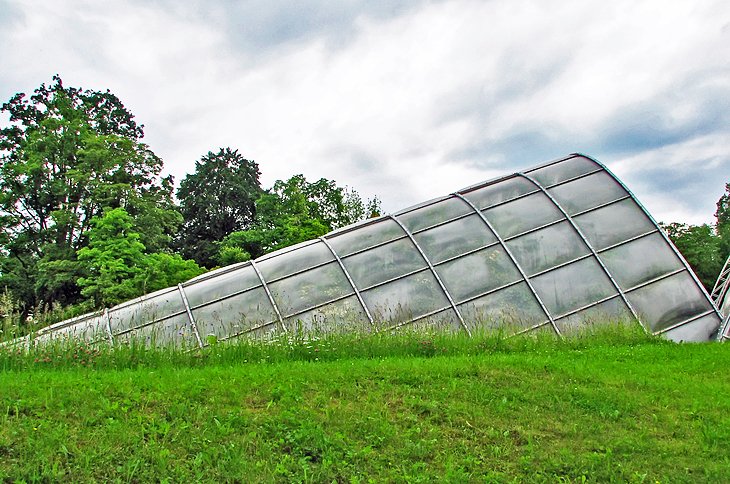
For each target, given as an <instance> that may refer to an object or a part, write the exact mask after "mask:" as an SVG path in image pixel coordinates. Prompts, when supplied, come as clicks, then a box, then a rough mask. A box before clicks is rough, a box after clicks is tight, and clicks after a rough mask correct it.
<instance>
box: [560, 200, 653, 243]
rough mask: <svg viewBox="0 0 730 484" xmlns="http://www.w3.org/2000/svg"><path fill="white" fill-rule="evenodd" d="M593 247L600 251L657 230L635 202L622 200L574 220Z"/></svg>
mask: <svg viewBox="0 0 730 484" xmlns="http://www.w3.org/2000/svg"><path fill="white" fill-rule="evenodd" d="M573 220H574V221H575V223H576V224H577V225H578V227H579V228H580V230H581V231H582V232H583V234H584V235H585V236H586V238H587V239H588V241H589V242H590V243H591V245H592V246H593V247H594V248H595V249H596V250H600V249H603V248H605V247H608V246H611V245H613V244H617V243H619V242H622V241H624V240H627V239H630V238H632V237H635V236H637V235H641V234H644V233H646V232H649V231H651V230H654V229H656V227H655V226H654V224H653V223H652V222H651V220H649V218H648V217H647V216H646V214H645V213H644V211H643V210H641V208H639V206H638V205H637V204H636V202H634V201H633V200H630V199H628V200H622V201H620V202H616V203H612V204H611V205H608V206H606V207H603V208H599V209H597V210H595V211H592V212H588V213H585V214H583V215H579V216H577V217H575V218H574V219H573Z"/></svg>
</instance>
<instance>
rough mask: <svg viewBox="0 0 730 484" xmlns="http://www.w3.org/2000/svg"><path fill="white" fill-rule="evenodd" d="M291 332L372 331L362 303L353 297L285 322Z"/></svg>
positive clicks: (293, 317)
mask: <svg viewBox="0 0 730 484" xmlns="http://www.w3.org/2000/svg"><path fill="white" fill-rule="evenodd" d="M284 323H285V324H286V327H287V329H288V330H289V331H291V332H295V333H300V332H305V333H314V334H315V335H316V334H325V333H361V332H363V331H367V332H369V331H370V330H371V326H370V322H369V321H368V318H367V316H366V315H365V311H363V309H362V306H361V305H360V301H358V300H357V297H355V296H352V297H348V298H346V299H342V300H340V301H336V302H333V303H332V304H327V305H326V306H322V307H320V308H317V309H313V310H311V311H307V312H305V313H302V314H299V315H297V316H292V317H291V318H288V319H286V320H285V321H284Z"/></svg>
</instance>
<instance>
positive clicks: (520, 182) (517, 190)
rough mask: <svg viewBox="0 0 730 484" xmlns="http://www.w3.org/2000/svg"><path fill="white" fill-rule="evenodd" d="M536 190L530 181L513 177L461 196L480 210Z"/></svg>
mask: <svg viewBox="0 0 730 484" xmlns="http://www.w3.org/2000/svg"><path fill="white" fill-rule="evenodd" d="M536 190H539V189H538V188H537V187H536V186H535V184H534V183H532V182H531V181H530V180H527V179H526V178H523V177H518V176H515V177H513V178H508V179H506V180H503V181H500V182H497V183H494V184H491V185H487V186H485V187H482V188H478V189H476V190H472V191H470V192H466V193H464V194H463V195H464V198H466V199H467V200H469V201H470V202H471V203H473V204H474V205H475V206H476V207H477V208H478V209H480V210H481V209H484V208H488V207H491V206H492V205H496V204H498V203H502V202H506V201H507V200H512V199H513V198H516V197H519V196H522V195H524V194H526V193H530V192H534V191H536Z"/></svg>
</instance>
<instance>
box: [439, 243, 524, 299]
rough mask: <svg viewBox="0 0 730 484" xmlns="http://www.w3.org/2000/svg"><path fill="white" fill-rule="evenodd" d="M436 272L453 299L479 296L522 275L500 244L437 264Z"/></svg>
mask: <svg viewBox="0 0 730 484" xmlns="http://www.w3.org/2000/svg"><path fill="white" fill-rule="evenodd" d="M436 272H437V273H438V275H439V277H440V278H441V281H442V282H443V283H444V286H446V289H447V290H448V291H449V294H450V295H451V297H452V299H453V300H454V301H456V302H461V301H464V300H466V299H469V298H471V297H475V296H479V295H480V294H484V293H485V292H487V291H489V290H492V289H495V288H497V287H499V286H504V285H505V284H509V283H510V282H515V281H517V280H518V279H520V278H521V277H522V276H521V275H520V273H519V271H518V269H517V267H515V265H514V263H513V262H512V259H510V258H509V256H508V255H507V253H506V252H505V250H504V249H503V248H502V247H501V246H493V247H488V248H486V249H484V250H480V251H479V252H475V253H473V254H469V255H467V256H464V257H460V258H458V259H455V260H452V261H449V262H446V263H445V264H441V265H438V266H436Z"/></svg>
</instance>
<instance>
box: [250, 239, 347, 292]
mask: <svg viewBox="0 0 730 484" xmlns="http://www.w3.org/2000/svg"><path fill="white" fill-rule="evenodd" d="M332 260H335V257H334V256H333V255H332V252H330V250H329V249H328V248H327V246H326V245H325V244H324V243H322V242H317V243H314V244H311V245H307V246H305V247H301V248H299V249H297V250H294V251H292V252H286V253H284V254H281V255H277V256H275V257H271V258H269V259H264V260H261V261H256V266H257V267H258V268H259V270H260V271H261V275H262V276H264V280H265V281H266V283H267V284H268V283H269V282H271V281H273V280H275V279H279V278H281V277H284V276H288V275H289V274H294V273H295V272H299V271H301V270H304V269H309V268H310V267H314V266H316V265H319V264H322V263H324V262H329V261H332Z"/></svg>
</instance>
